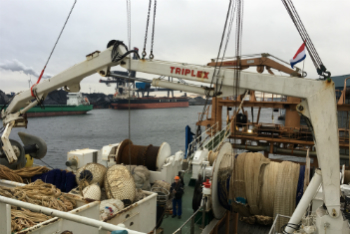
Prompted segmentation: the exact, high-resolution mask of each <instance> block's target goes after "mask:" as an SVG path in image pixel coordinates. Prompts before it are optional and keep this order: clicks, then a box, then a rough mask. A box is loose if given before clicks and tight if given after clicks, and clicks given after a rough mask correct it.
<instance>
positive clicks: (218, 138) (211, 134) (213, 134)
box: [186, 122, 231, 159]
mask: <svg viewBox="0 0 350 234" xmlns="http://www.w3.org/2000/svg"><path fill="white" fill-rule="evenodd" d="M230 129H231V123H230V124H228V125H227V126H226V127H225V128H224V129H222V130H221V131H219V124H218V122H216V123H215V124H214V125H212V126H211V127H210V128H208V129H206V130H205V131H204V132H203V133H202V134H201V135H200V136H198V137H196V138H195V139H193V141H192V142H191V143H190V144H188V148H187V154H186V155H187V158H188V159H191V158H193V156H194V152H195V151H196V150H197V149H199V148H200V147H203V148H206V149H208V150H215V149H216V147H217V146H218V145H219V144H220V142H222V141H224V140H225V139H226V138H227V137H228V136H229V135H230V133H231V131H230ZM201 139H203V140H201Z"/></svg>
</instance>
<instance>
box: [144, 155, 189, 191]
mask: <svg viewBox="0 0 350 234" xmlns="http://www.w3.org/2000/svg"><path fill="white" fill-rule="evenodd" d="M183 157H184V153H183V152H182V151H181V150H180V151H178V152H176V153H175V155H172V156H170V157H167V158H166V160H165V163H164V164H163V165H162V166H161V168H160V170H159V169H158V170H157V171H151V170H150V171H149V172H150V179H149V180H150V183H154V181H156V180H164V181H166V182H168V183H170V184H171V183H172V182H174V177H175V176H177V175H178V173H179V171H180V170H182V160H183Z"/></svg>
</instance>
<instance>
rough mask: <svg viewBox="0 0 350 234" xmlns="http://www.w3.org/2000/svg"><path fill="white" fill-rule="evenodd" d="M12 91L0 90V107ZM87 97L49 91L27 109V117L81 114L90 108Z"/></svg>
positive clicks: (10, 96)
mask: <svg viewBox="0 0 350 234" xmlns="http://www.w3.org/2000/svg"><path fill="white" fill-rule="evenodd" d="M13 96H14V93H12V94H10V95H5V93H3V92H0V107H1V108H2V106H3V105H6V104H7V103H8V101H9V100H11V98H12V97H13ZM92 108H93V106H92V105H90V102H89V99H88V98H87V97H86V96H84V95H83V94H81V93H68V94H67V92H65V91H63V90H56V91H53V92H51V93H50V94H49V95H48V96H47V97H46V99H45V101H44V103H43V104H42V105H41V106H34V107H33V108H31V109H30V110H28V111H27V113H26V114H27V117H29V118H30V117H46V116H63V115H82V114H86V113H87V112H88V111H90V110H92Z"/></svg>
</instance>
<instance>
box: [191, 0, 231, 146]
mask: <svg viewBox="0 0 350 234" xmlns="http://www.w3.org/2000/svg"><path fill="white" fill-rule="evenodd" d="M232 1H233V0H230V2H229V5H228V8H227V13H226V19H225V24H224V28H223V32H222V36H221V41H220V46H219V51H218V54H217V57H216V61H219V58H220V55H221V49H222V45H223V42H224V39H225V35H226V30H228V27H232V23H231V19H232V18H233V16H232V15H233V14H234V11H233V2H232ZM228 22H229V23H228ZM228 25H230V26H228ZM228 31H229V32H231V30H230V29H229V30H228ZM226 43H228V40H226ZM224 48H225V49H224V50H226V49H227V45H225V46H224ZM223 54H225V52H224V53H223ZM220 69H221V64H220V65H218V63H216V64H215V67H214V72H213V75H212V78H211V81H210V86H209V89H208V90H209V91H208V94H207V95H206V99H205V103H204V106H203V111H202V113H201V117H200V122H202V121H203V117H204V114H205V110H206V108H207V105H208V100H209V93H210V90H211V89H212V88H213V84H214V83H215V84H216V85H215V90H214V93H213V97H215V96H217V95H218V94H219V92H218V85H217V84H218V81H217V80H218V74H219V73H220ZM214 81H215V82H214ZM214 113H216V105H215V112H214ZM200 135H201V126H200V125H198V127H197V131H196V139H198V140H200V138H198V137H199V136H200Z"/></svg>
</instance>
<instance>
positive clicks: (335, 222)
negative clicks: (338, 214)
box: [316, 206, 350, 234]
mask: <svg viewBox="0 0 350 234" xmlns="http://www.w3.org/2000/svg"><path fill="white" fill-rule="evenodd" d="M316 229H317V234H349V233H350V229H349V223H348V220H347V219H345V220H343V218H338V219H333V218H332V217H331V216H330V215H328V214H327V211H326V210H325V209H323V207H322V206H321V207H319V208H318V209H317V210H316Z"/></svg>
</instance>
